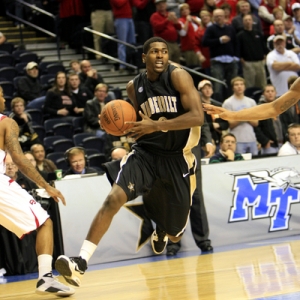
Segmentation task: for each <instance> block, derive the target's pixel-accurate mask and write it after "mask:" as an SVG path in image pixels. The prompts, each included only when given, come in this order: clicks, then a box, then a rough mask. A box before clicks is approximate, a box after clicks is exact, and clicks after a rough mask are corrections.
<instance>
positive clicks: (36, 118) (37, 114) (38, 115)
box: [25, 108, 44, 125]
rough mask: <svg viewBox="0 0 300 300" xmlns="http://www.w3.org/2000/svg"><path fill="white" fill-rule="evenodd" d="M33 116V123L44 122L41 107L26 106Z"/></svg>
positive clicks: (39, 123) (40, 123)
mask: <svg viewBox="0 0 300 300" xmlns="http://www.w3.org/2000/svg"><path fill="white" fill-rule="evenodd" d="M25 111H26V112H28V113H29V114H30V116H31V119H32V123H33V124H35V125H42V124H43V117H44V115H43V112H42V110H41V109H39V108H26V110H25Z"/></svg>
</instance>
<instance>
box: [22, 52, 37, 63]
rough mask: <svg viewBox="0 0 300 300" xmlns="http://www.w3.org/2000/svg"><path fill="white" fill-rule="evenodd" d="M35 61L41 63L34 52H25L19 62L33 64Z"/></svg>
mask: <svg viewBox="0 0 300 300" xmlns="http://www.w3.org/2000/svg"><path fill="white" fill-rule="evenodd" d="M31 61H35V62H36V63H38V62H39V58H38V56H37V55H36V54H35V53H33V52H25V53H22V54H20V55H19V62H27V63H29V62H31Z"/></svg>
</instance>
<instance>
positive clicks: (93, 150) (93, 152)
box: [85, 149, 100, 156]
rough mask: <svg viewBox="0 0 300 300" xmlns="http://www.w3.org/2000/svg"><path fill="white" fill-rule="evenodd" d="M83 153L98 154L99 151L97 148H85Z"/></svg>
mask: <svg viewBox="0 0 300 300" xmlns="http://www.w3.org/2000/svg"><path fill="white" fill-rule="evenodd" d="M85 153H86V155H87V156H89V155H92V154H99V153H100V151H99V150H98V149H85Z"/></svg>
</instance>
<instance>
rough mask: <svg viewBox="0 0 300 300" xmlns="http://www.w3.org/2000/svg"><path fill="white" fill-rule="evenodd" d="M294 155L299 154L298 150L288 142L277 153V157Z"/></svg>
mask: <svg viewBox="0 0 300 300" xmlns="http://www.w3.org/2000/svg"><path fill="white" fill-rule="evenodd" d="M296 154H300V150H297V149H296V147H295V146H294V145H292V144H291V143H290V142H285V143H284V144H283V145H282V147H281V148H280V149H279V151H278V156H285V155H296Z"/></svg>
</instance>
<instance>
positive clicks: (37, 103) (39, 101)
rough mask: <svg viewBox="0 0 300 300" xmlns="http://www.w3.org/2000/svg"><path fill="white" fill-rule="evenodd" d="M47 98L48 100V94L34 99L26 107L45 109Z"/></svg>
mask: <svg viewBox="0 0 300 300" xmlns="http://www.w3.org/2000/svg"><path fill="white" fill-rule="evenodd" d="M45 100H46V96H42V97H39V98H36V99H33V100H32V101H30V102H29V103H28V104H27V105H26V109H31V108H37V109H43V106H44V103H45Z"/></svg>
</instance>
